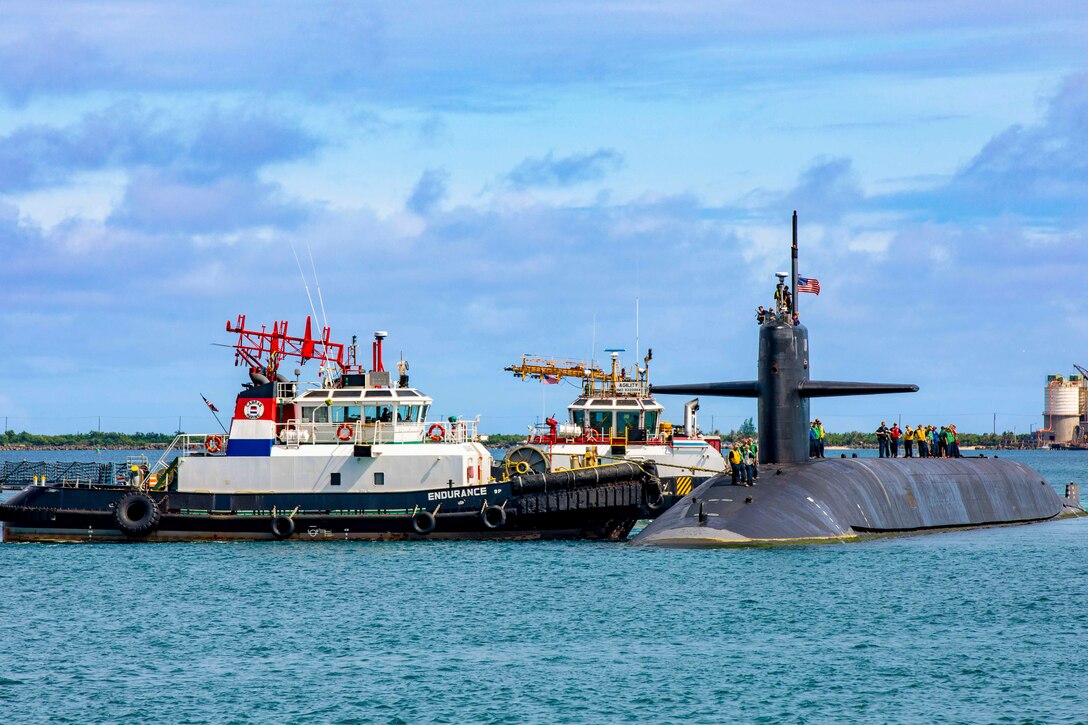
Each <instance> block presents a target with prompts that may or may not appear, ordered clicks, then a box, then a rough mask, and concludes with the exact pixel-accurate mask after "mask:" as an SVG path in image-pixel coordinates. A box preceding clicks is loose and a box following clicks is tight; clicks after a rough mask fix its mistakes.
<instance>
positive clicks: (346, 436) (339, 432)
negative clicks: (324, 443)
mask: <svg viewBox="0 0 1088 725" xmlns="http://www.w3.org/2000/svg"><path fill="white" fill-rule="evenodd" d="M336 437H337V438H339V439H340V440H342V441H350V440H351V439H352V438H354V437H355V429H354V428H353V427H352V426H351V423H341V424H340V425H339V426H337V428H336Z"/></svg>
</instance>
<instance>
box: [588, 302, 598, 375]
mask: <svg viewBox="0 0 1088 725" xmlns="http://www.w3.org/2000/svg"><path fill="white" fill-rule="evenodd" d="M596 357H597V313H596V312H594V313H593V342H592V343H591V344H590V349H589V364H590V365H592V364H593V360H594V359H595V358H596Z"/></svg>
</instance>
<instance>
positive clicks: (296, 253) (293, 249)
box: [291, 244, 328, 327]
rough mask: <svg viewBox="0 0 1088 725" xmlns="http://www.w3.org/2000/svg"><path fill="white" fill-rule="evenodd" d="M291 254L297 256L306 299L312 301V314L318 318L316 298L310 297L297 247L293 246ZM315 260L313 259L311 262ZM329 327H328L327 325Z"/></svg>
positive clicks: (296, 259)
mask: <svg viewBox="0 0 1088 725" xmlns="http://www.w3.org/2000/svg"><path fill="white" fill-rule="evenodd" d="M291 254H293V255H295V264H297V265H298V274H299V276H300V277H302V288H303V289H305V290H306V299H307V300H309V301H310V312H312V313H313V315H314V317H315V318H316V317H317V310H315V309H314V298H313V297H311V296H310V285H309V284H307V283H306V273H305V272H303V271H302V262H300V261H298V252H296V251H295V245H294V244H291ZM312 260H313V258H312V257H311V261H312ZM326 327H328V325H326Z"/></svg>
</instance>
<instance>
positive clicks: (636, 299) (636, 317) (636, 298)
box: [635, 294, 638, 369]
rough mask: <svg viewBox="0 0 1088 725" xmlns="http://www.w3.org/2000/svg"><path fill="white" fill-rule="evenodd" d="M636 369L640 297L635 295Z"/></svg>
mask: <svg viewBox="0 0 1088 725" xmlns="http://www.w3.org/2000/svg"><path fill="white" fill-rule="evenodd" d="M635 368H636V369H637V368H638V295H637V294H636V295H635Z"/></svg>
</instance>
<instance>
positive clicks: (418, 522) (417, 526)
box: [412, 511, 437, 536]
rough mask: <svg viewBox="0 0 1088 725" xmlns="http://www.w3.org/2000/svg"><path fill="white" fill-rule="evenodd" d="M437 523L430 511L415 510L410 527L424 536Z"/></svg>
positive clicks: (432, 529)
mask: <svg viewBox="0 0 1088 725" xmlns="http://www.w3.org/2000/svg"><path fill="white" fill-rule="evenodd" d="M436 525H437V523H436V522H435V520H434V514H432V513H431V512H430V511H417V512H416V513H415V514H414V515H413V516H412V528H413V529H414V530H415V532H416V533H417V534H422V535H423V536H426V535H427V534H429V533H431V532H432V531H434V527H435V526H436Z"/></svg>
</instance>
